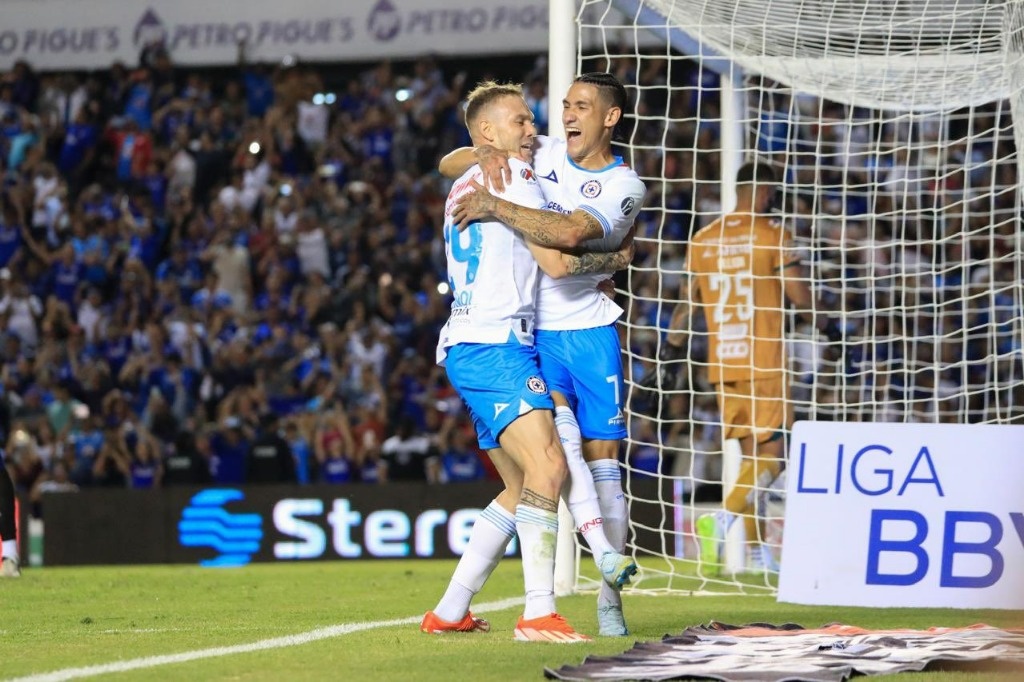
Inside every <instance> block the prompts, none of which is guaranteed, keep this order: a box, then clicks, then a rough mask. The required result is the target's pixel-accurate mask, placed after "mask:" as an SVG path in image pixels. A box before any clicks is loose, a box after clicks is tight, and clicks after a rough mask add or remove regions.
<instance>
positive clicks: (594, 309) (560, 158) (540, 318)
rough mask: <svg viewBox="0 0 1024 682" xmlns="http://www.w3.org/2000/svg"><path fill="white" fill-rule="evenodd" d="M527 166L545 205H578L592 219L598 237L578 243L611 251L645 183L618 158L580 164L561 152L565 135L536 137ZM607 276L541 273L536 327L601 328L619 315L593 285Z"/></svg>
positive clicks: (635, 209)
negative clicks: (594, 165) (593, 166)
mask: <svg viewBox="0 0 1024 682" xmlns="http://www.w3.org/2000/svg"><path fill="white" fill-rule="evenodd" d="M533 168H534V172H535V173H536V175H537V180H538V181H539V182H540V187H541V190H543V192H544V197H545V198H546V199H547V204H546V205H547V208H548V210H551V211H559V212H561V213H565V214H568V213H572V212H573V211H574V210H576V209H581V210H584V211H586V212H587V213H589V214H590V215H592V216H594V217H595V218H597V220H598V222H600V223H601V227H603V228H604V236H603V237H600V238H598V239H591V240H590V241H587V242H584V243H583V244H582V245H581V247H582V248H583V249H584V250H585V251H615V250H616V249H618V248H619V245H620V244H621V243H622V239H623V237H625V236H626V233H627V232H629V228H630V227H632V225H633V221H634V220H635V219H636V215H637V213H639V212H640V206H641V204H642V203H643V199H644V194H645V193H646V192H647V188H646V187H645V186H644V183H643V182H642V181H641V180H640V178H639V177H638V176H637V174H636V173H635V172H634V171H633V169H631V168H630V167H629V166H627V165H626V164H625V163H623V161H622V159H621V158H620V157H615V161H614V162H613V163H612V164H611V165H609V166H607V167H605V168H601V169H600V170H587V169H586V168H580V167H579V166H577V165H576V164H575V163H573V161H572V159H570V158H569V155H568V154H567V153H566V145H565V140H559V139H556V138H552V137H546V136H538V137H537V145H536V147H535V149H534V153H533ZM606 277H607V275H601V274H593V275H575V276H572V277H565V278H563V279H552V278H551V277H548V276H547V275H543V274H542V275H541V281H540V293H539V295H538V299H537V329H551V330H566V329H591V328H594V327H603V326H605V325H608V324H611V323H612V322H614V321H615V320H617V319H619V316H620V315H621V314H622V308H620V307H619V306H617V305H616V304H615V302H614V301H612V300H611V299H609V298H608V297H607V296H605V295H604V294H602V293H601V292H600V291H598V289H597V285H598V283H599V282H600V281H601V280H602V279H605V278H606Z"/></svg>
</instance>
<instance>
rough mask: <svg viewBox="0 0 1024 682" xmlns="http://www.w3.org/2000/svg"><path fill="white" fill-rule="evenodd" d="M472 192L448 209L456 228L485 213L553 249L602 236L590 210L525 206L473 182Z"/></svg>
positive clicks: (482, 216)
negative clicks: (563, 212)
mask: <svg viewBox="0 0 1024 682" xmlns="http://www.w3.org/2000/svg"><path fill="white" fill-rule="evenodd" d="M472 184H473V186H474V190H475V191H473V192H467V193H465V194H463V195H462V197H460V198H459V200H458V203H457V204H456V205H455V208H454V209H453V210H452V221H453V222H455V223H457V224H458V226H459V230H463V229H465V228H466V227H468V226H469V224H470V223H471V222H473V221H474V220H480V219H481V218H484V217H486V216H492V217H493V218H495V219H497V220H500V221H501V222H503V223H505V224H506V225H508V226H509V227H511V228H512V229H514V230H516V231H518V232H520V233H521V234H522V235H523V236H524V237H526V239H527V240H529V241H531V242H534V243H535V244H540V245H541V246H547V247H549V248H553V249H574V248H576V247H577V246H579V245H580V244H582V243H583V242H585V241H587V240H588V239H599V238H600V237H603V236H604V228H603V227H601V223H600V222H599V221H598V219H597V218H595V217H594V216H593V215H591V214H590V213H588V212H586V211H584V210H581V209H576V210H575V211H573V212H572V213H570V214H569V215H564V214H562V213H559V212H557V211H546V210H544V209H539V208H526V207H525V206H520V205H518V204H514V203H512V202H511V201H506V200H505V199H500V198H498V197H496V196H494V195H493V194H491V193H490V192H489V191H487V189H486V188H484V187H483V186H482V185H480V184H479V183H477V182H475V181H474V182H473V183H472Z"/></svg>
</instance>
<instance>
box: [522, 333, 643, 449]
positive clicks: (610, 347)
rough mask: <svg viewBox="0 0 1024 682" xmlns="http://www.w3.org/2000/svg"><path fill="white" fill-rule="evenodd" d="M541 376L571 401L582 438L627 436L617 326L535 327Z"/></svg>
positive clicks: (551, 387)
mask: <svg viewBox="0 0 1024 682" xmlns="http://www.w3.org/2000/svg"><path fill="white" fill-rule="evenodd" d="M534 343H535V344H536V347H537V353H538V354H539V355H540V372H541V376H543V377H544V379H545V380H546V381H547V382H548V387H549V388H550V389H551V390H552V391H558V392H559V393H561V394H562V395H564V396H565V397H566V399H567V400H568V401H569V407H571V408H572V411H573V412H574V413H575V414H576V421H578V422H579V423H580V433H582V434H583V437H584V438H591V439H596V440H621V439H623V438H625V437H626V420H625V418H624V417H623V413H622V404H623V403H622V401H623V398H624V396H625V382H624V381H623V379H622V350H621V348H620V347H619V334H618V332H617V331H616V330H615V325H613V324H610V325H607V326H605V327H595V328H594V329H570V330H567V331H552V330H542V329H538V330H536V331H534Z"/></svg>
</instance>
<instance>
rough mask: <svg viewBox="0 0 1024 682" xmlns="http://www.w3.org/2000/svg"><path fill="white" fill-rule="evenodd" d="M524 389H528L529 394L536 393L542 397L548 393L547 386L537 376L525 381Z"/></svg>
mask: <svg viewBox="0 0 1024 682" xmlns="http://www.w3.org/2000/svg"><path fill="white" fill-rule="evenodd" d="M526 388H528V389H530V392H531V393H536V394H537V395H544V394H545V393H547V392H548V385H547V384H545V383H544V380H543V379H541V378H540V377H538V376H532V377H530V378H529V379H527V380H526Z"/></svg>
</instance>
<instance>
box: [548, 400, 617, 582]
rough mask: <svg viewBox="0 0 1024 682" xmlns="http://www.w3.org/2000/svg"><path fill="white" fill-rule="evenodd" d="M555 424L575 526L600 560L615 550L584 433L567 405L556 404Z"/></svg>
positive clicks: (567, 501)
mask: <svg viewBox="0 0 1024 682" xmlns="http://www.w3.org/2000/svg"><path fill="white" fill-rule="evenodd" d="M555 427H556V428H557V429H558V436H559V438H560V439H561V440H562V449H563V450H565V460H566V462H567V463H568V465H569V481H568V485H569V498H568V499H567V500H566V504H567V505H568V506H569V511H570V512H571V513H572V518H573V521H575V522H576V530H578V531H579V532H580V533H581V534H582V535H583V539H584V540H586V541H587V546H588V547H590V551H591V552H592V553H593V555H594V561H595V562H597V561H598V560H599V559H600V558H601V557H602V556H603V555H604V554H607V553H608V552H614V551H615V548H614V547H612V546H611V543H609V542H608V538H607V537H605V533H604V518H603V517H602V515H601V505H600V503H599V502H598V501H597V489H596V488H595V487H594V477H593V476H592V475H591V473H590V468H589V467H588V466H587V463H586V462H585V461H584V460H583V437H582V436H581V435H580V425H579V424H578V423H577V422H576V416H575V415H574V414H573V413H572V410H570V409H569V408H568V407H565V406H560V407H556V408H555Z"/></svg>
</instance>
